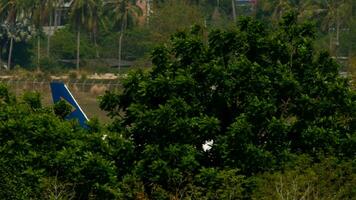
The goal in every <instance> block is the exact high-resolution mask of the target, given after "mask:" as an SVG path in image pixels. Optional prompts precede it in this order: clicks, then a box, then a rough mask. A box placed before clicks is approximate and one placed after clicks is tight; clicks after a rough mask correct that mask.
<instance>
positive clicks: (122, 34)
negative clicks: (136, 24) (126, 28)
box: [118, 30, 124, 73]
mask: <svg viewBox="0 0 356 200" xmlns="http://www.w3.org/2000/svg"><path fill="white" fill-rule="evenodd" d="M123 36H124V32H123V30H121V33H120V38H119V65H118V66H119V73H120V72H121V53H122V38H123Z"/></svg>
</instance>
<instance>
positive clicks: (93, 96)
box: [7, 82, 110, 123]
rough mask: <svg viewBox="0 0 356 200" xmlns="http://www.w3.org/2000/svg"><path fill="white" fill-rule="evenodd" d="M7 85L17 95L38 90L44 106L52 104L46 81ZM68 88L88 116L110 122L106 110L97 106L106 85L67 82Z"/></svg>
mask: <svg viewBox="0 0 356 200" xmlns="http://www.w3.org/2000/svg"><path fill="white" fill-rule="evenodd" d="M7 85H8V86H9V88H10V90H11V92H13V93H15V94H16V95H17V96H21V95H23V93H25V92H38V93H40V94H41V99H42V103H43V105H44V106H51V105H52V104H53V101H52V94H51V91H50V86H49V83H47V82H46V83H38V82H32V83H31V82H28V83H26V84H24V83H21V82H20V83H17V84H7ZM93 87H99V88H100V91H93V90H92V88H93ZM68 88H69V90H70V91H71V93H72V95H73V96H74V98H75V99H76V100H77V102H78V104H79V105H80V106H81V108H82V109H83V111H84V112H85V113H86V115H87V116H88V117H89V118H98V119H99V120H100V121H101V122H102V123H107V122H110V118H108V117H107V116H106V112H104V111H102V110H101V109H100V108H99V97H100V96H101V95H102V94H104V92H105V88H107V87H105V86H102V85H100V84H93V85H86V86H83V87H81V86H79V87H78V86H77V85H71V84H69V85H68ZM109 90H110V88H109Z"/></svg>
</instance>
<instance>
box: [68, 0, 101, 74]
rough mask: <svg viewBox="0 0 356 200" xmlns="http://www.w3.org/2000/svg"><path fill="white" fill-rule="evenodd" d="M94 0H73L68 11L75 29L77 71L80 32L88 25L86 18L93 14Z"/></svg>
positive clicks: (77, 65)
mask: <svg viewBox="0 0 356 200" xmlns="http://www.w3.org/2000/svg"><path fill="white" fill-rule="evenodd" d="M96 3H97V2H96V1H95V0H73V1H72V5H71V11H70V18H71V23H72V26H73V27H74V28H75V29H76V31H77V62H76V67H77V70H78V71H79V66H80V34H81V31H82V29H85V28H87V27H88V20H89V19H90V18H92V16H93V10H94V8H95V7H96Z"/></svg>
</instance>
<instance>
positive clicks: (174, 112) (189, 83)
mask: <svg viewBox="0 0 356 200" xmlns="http://www.w3.org/2000/svg"><path fill="white" fill-rule="evenodd" d="M314 40H315V31H314V26H313V25H312V24H310V23H308V22H307V23H298V22H297V15H296V14H293V13H291V14H288V15H285V16H284V17H283V20H282V21H281V22H280V23H279V26H278V28H277V29H272V28H270V27H266V26H265V25H263V24H262V23H260V22H258V21H255V20H253V19H251V18H243V19H241V20H239V22H238V25H237V27H234V28H231V29H229V30H214V31H211V32H208V31H207V30H206V29H204V28H202V27H200V26H194V27H192V28H191V29H190V30H189V31H182V32H177V33H176V34H174V35H173V36H172V37H171V39H170V41H169V42H168V43H166V44H165V45H163V46H161V47H158V48H156V49H155V50H154V52H153V53H152V63H153V64H154V66H153V68H152V69H150V70H142V69H141V70H135V71H133V72H131V73H130V74H128V76H127V78H125V79H124V83H123V90H122V91H121V92H118V93H116V92H112V91H111V92H107V93H106V94H105V95H104V96H103V97H102V98H101V101H100V104H101V108H102V109H103V110H106V111H108V113H109V115H110V116H111V117H112V118H113V119H114V121H113V122H112V123H111V124H109V126H108V127H103V126H101V125H100V123H99V122H98V120H91V121H90V124H89V125H88V127H89V128H88V129H82V128H80V127H79V126H78V123H76V122H75V121H65V120H64V119H63V118H64V116H65V115H66V111H67V108H66V107H67V106H66V105H65V104H64V102H60V103H58V104H56V105H55V106H53V107H43V106H42V104H41V101H40V99H39V95H38V94H35V93H28V94H25V95H24V96H23V97H22V98H16V97H15V96H14V95H12V94H11V92H9V90H8V89H7V88H6V87H4V86H0V187H1V188H3V189H2V190H1V191H0V198H1V199H72V198H74V199H159V200H160V199H162V200H163V199H261V198H265V199H276V197H280V198H281V199H283V198H287V197H288V198H292V197H293V198H302V197H305V198H310V199H318V198H320V199H327V198H337V199H351V198H353V197H354V196H355V195H356V191H355V189H354V185H355V183H356V175H355V174H356V173H355V147H356V121H355V119H356V118H355V117H356V116H355V114H356V112H355V111H356V94H355V91H354V90H352V89H351V88H350V85H349V80H348V79H346V78H343V77H341V76H340V75H339V71H338V69H339V65H338V64H337V63H336V62H335V60H334V59H332V58H331V57H330V55H328V53H325V52H319V51H316V50H315V49H314V46H313V41H314ZM204 144H210V145H211V148H210V149H209V148H208V149H206V148H203V145H204ZM335 183H337V184H335Z"/></svg>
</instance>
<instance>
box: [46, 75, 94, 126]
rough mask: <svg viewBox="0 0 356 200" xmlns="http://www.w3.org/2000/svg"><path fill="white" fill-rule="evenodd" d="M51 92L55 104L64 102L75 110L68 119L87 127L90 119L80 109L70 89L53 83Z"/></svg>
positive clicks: (61, 84)
mask: <svg viewBox="0 0 356 200" xmlns="http://www.w3.org/2000/svg"><path fill="white" fill-rule="evenodd" d="M51 90H52V98H53V102H54V103H57V102H58V101H60V100H64V101H66V102H67V103H68V104H70V105H71V106H72V107H73V108H74V110H73V112H71V113H70V114H69V115H68V116H67V117H66V119H77V120H78V121H79V124H80V125H81V126H82V127H84V128H85V127H87V126H86V123H87V122H88V117H87V116H86V115H85V113H84V112H83V110H82V109H81V108H80V106H79V104H78V103H77V101H76V100H75V99H74V97H73V95H72V94H71V93H70V91H69V89H68V87H67V86H66V85H65V84H64V83H61V82H51Z"/></svg>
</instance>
